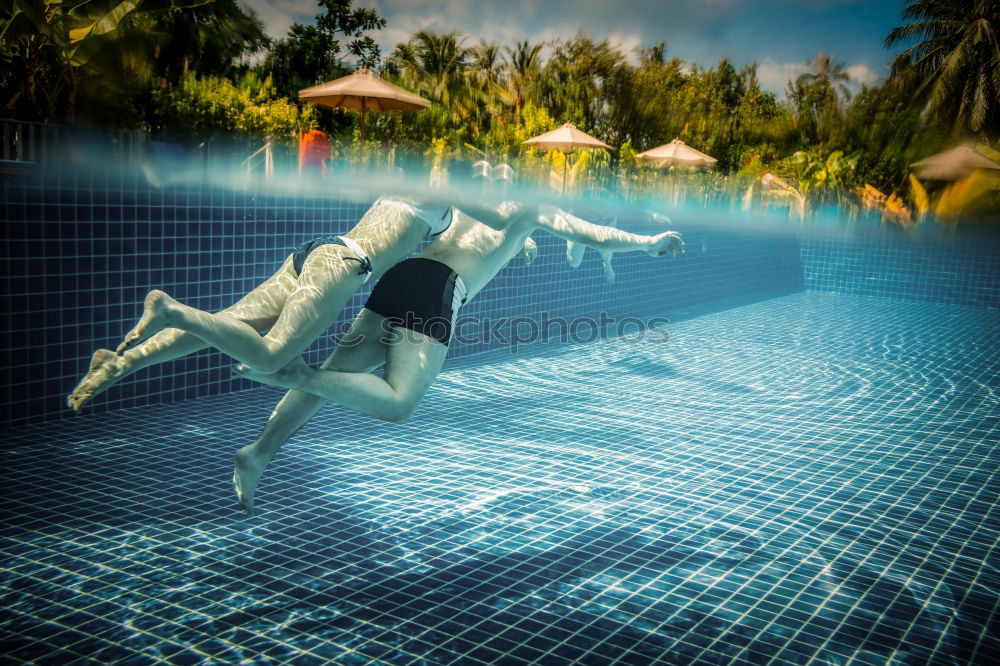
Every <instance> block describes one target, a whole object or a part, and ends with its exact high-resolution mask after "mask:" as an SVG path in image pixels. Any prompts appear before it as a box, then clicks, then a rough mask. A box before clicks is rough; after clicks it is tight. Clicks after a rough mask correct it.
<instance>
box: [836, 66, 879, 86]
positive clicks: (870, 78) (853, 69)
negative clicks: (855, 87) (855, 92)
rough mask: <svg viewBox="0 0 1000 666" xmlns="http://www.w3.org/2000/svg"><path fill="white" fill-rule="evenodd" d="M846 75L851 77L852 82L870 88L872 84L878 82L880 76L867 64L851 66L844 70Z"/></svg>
mask: <svg viewBox="0 0 1000 666" xmlns="http://www.w3.org/2000/svg"><path fill="white" fill-rule="evenodd" d="M844 73H845V74H847V75H848V76H849V77H851V81H855V82H857V83H858V84H860V85H865V86H870V85H871V84H873V83H875V82H876V81H878V78H879V76H878V74H876V73H875V70H873V69H872V68H871V67H869V66H868V65H866V64H865V63H863V62H862V63H858V64H857V65H851V66H850V67H848V68H847V69H845V70H844Z"/></svg>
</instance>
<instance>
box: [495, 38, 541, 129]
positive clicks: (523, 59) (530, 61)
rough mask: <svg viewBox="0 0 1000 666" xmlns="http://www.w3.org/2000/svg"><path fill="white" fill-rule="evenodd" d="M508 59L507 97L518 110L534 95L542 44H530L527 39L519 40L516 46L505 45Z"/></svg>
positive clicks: (506, 69)
mask: <svg viewBox="0 0 1000 666" xmlns="http://www.w3.org/2000/svg"><path fill="white" fill-rule="evenodd" d="M504 50H505V51H506V52H507V59H506V62H505V63H504V69H505V71H506V74H507V99H508V102H509V104H510V106H513V107H514V110H515V111H517V112H520V111H521V108H522V107H523V106H524V103H525V102H527V101H530V100H531V99H532V98H533V95H534V92H535V91H534V86H535V82H536V81H537V79H538V74H539V71H540V58H539V53H540V52H541V50H542V45H541V44H530V43H528V42H527V41H522V42H517V44H516V45H515V46H514V48H511V47H509V46H506V47H504Z"/></svg>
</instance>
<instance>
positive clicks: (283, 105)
mask: <svg viewBox="0 0 1000 666" xmlns="http://www.w3.org/2000/svg"><path fill="white" fill-rule="evenodd" d="M154 103H155V106H156V112H157V118H159V120H160V122H161V123H162V126H163V128H169V129H171V130H173V131H174V132H176V133H181V134H189V135H191V136H197V137H213V136H231V135H239V136H242V137H257V138H260V139H264V138H269V139H270V140H271V141H272V142H275V143H278V144H284V145H286V146H294V145H296V141H297V140H298V136H299V134H300V133H301V132H302V131H305V130H308V129H313V128H314V127H315V125H316V112H315V109H314V108H313V107H312V106H306V107H303V109H302V110H301V111H300V110H299V108H298V107H297V106H296V105H294V104H291V103H289V102H288V100H286V99H283V98H281V97H280V96H279V95H278V94H277V91H276V90H275V87H274V85H273V83H272V82H271V80H270V78H265V79H260V78H259V77H258V76H257V75H256V74H254V73H252V72H251V73H247V74H245V75H244V76H243V77H242V78H241V79H240V81H239V83H237V84H234V83H232V82H231V81H229V80H228V79H226V78H222V77H216V76H204V77H198V76H196V75H194V74H188V75H186V76H185V77H184V79H183V80H182V82H181V85H179V86H178V87H177V88H175V89H173V90H169V91H158V92H157V93H155V95H154Z"/></svg>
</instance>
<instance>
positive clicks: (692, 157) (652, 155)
mask: <svg viewBox="0 0 1000 666" xmlns="http://www.w3.org/2000/svg"><path fill="white" fill-rule="evenodd" d="M636 157H638V158H640V159H643V160H649V161H650V162H654V163H655V164H656V166H658V167H663V166H669V165H673V164H686V165H688V166H712V165H713V164H715V163H716V162H718V161H719V160H717V159H715V158H714V157H710V156H708V155H706V154H705V153H703V152H701V151H700V150H695V149H694V148H692V147H691V146H689V145H687V144H686V143H684V142H683V141H681V140H680V139H674V140H673V141H671V142H670V143H665V144H663V145H662V146H657V147H656V148H651V149H650V150H647V151H646V152H644V153H639V154H638V155H636Z"/></svg>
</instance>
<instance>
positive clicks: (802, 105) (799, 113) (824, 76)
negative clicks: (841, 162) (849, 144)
mask: <svg viewBox="0 0 1000 666" xmlns="http://www.w3.org/2000/svg"><path fill="white" fill-rule="evenodd" d="M810 66H811V67H812V71H811V72H806V73H804V74H801V75H799V77H798V78H796V79H795V81H794V82H791V83H789V85H788V89H787V90H786V95H787V97H788V100H789V102H790V103H791V104H792V107H793V108H794V109H795V119H796V122H797V125H798V128H799V131H800V132H801V134H802V137H803V141H804V142H806V143H814V142H820V143H825V142H829V141H830V140H831V138H832V136H833V132H834V131H835V130H836V127H837V125H838V124H839V121H840V118H841V116H842V114H843V106H842V104H841V100H843V101H847V100H848V99H850V92H849V91H848V90H847V86H846V82H847V81H848V80H850V77H849V76H848V75H847V72H845V71H844V65H843V64H842V63H836V62H834V60H833V57H832V56H830V55H827V54H825V53H819V54H817V55H816V57H815V58H814V59H813V60H812V62H811V63H810Z"/></svg>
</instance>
